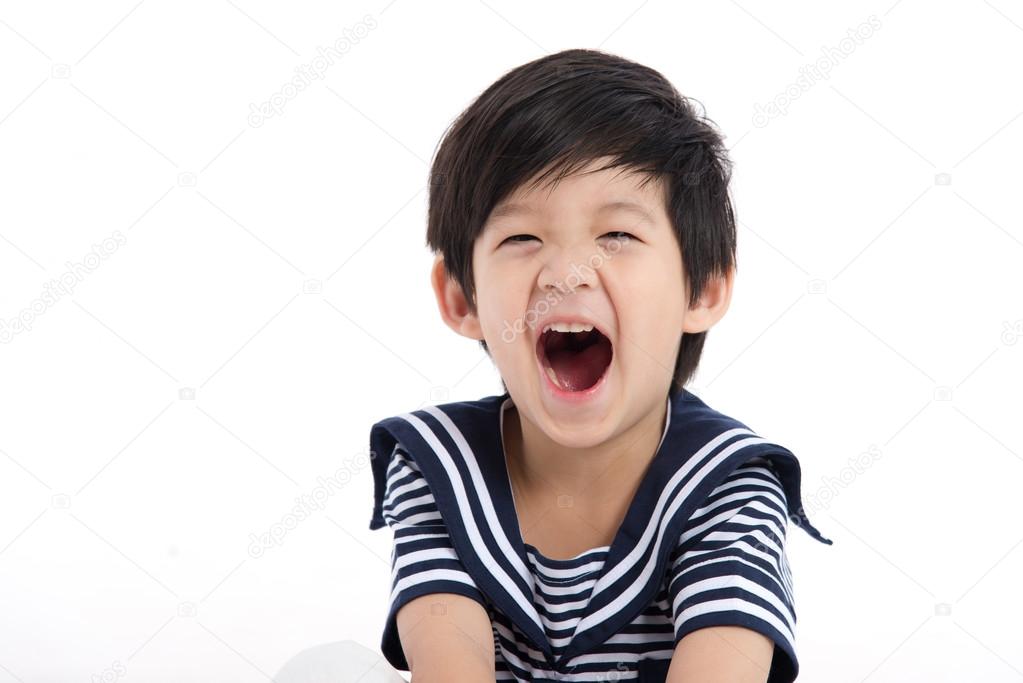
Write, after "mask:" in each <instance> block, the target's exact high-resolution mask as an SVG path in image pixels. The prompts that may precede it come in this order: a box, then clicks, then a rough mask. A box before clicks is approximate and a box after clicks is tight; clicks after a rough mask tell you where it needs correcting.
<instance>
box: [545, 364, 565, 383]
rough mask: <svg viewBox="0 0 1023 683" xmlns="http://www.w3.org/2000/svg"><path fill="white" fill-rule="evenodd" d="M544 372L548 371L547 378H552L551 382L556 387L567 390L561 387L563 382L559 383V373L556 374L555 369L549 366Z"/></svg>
mask: <svg viewBox="0 0 1023 683" xmlns="http://www.w3.org/2000/svg"><path fill="white" fill-rule="evenodd" d="M544 370H546V371H547V376H548V377H550V378H551V382H553V383H554V386H556V387H557V388H559V389H564V388H565V387H563V386H561V382H559V381H558V373H556V372H554V368H552V367H551V366H549V365H548V366H545V367H544Z"/></svg>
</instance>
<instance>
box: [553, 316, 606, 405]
mask: <svg viewBox="0 0 1023 683" xmlns="http://www.w3.org/2000/svg"><path fill="white" fill-rule="evenodd" d="M613 355H614V351H613V349H612V345H611V340H610V339H608V338H607V336H605V335H604V334H603V333H602V332H601V331H600V330H598V329H597V328H596V327H594V328H593V329H591V330H589V331H584V332H559V331H557V330H553V329H550V330H547V331H545V332H544V333H543V334H541V335H540V337H539V339H537V341H536V357H537V359H538V360H539V361H540V368H541V369H542V370H543V371H544V373H546V375H547V377H548V378H549V379H550V381H551V383H552V384H553V385H554V386H555V387H556V388H558V389H560V390H561V391H569V392H582V391H586V390H587V389H589V388H590V387H592V386H594V385H595V384H597V382H599V381H600V378H601V377H603V376H604V373H606V372H607V369H608V368H609V367H610V366H611V358H612V356H613Z"/></svg>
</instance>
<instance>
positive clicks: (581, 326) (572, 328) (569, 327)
mask: <svg viewBox="0 0 1023 683" xmlns="http://www.w3.org/2000/svg"><path fill="white" fill-rule="evenodd" d="M592 329H593V325H590V324H589V323H548V324H547V325H544V328H543V330H541V332H540V334H543V333H544V332H546V331H547V330H554V331H555V332H589V331H590V330H592Z"/></svg>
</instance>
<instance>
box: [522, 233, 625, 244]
mask: <svg viewBox="0 0 1023 683" xmlns="http://www.w3.org/2000/svg"><path fill="white" fill-rule="evenodd" d="M608 235H617V237H616V239H626V240H634V239H636V237H635V236H634V235H632V234H631V233H628V232H625V231H624V230H614V231H612V232H607V233H604V235H602V237H606V236H608ZM520 238H521V239H520ZM535 239H538V238H536V237H534V236H533V235H525V234H522V235H512V236H511V237H508V238H507V239H505V240H504V241H505V242H525V241H527V240H535Z"/></svg>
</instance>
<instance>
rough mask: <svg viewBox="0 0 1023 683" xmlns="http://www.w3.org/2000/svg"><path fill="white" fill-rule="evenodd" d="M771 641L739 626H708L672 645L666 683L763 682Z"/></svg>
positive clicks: (768, 664)
mask: <svg viewBox="0 0 1023 683" xmlns="http://www.w3.org/2000/svg"><path fill="white" fill-rule="evenodd" d="M773 655H774V641H772V640H771V639H770V638H768V637H767V636H765V635H764V634H762V633H759V632H757V631H754V630H752V629H748V628H744V627H742V626H708V627H707V628H701V629H697V630H695V631H693V632H692V633H687V634H686V635H685V636H683V638H682V639H681V640H680V641H678V645H676V646H675V653H674V654H673V655H672V657H671V665H670V666H669V667H668V677H667V679H666V683H691V682H692V681H699V683H764V682H765V681H766V680H767V677H768V676H769V675H770V672H771V658H772V657H773Z"/></svg>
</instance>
